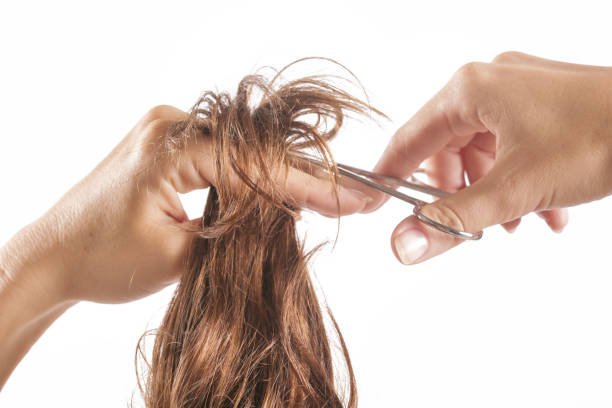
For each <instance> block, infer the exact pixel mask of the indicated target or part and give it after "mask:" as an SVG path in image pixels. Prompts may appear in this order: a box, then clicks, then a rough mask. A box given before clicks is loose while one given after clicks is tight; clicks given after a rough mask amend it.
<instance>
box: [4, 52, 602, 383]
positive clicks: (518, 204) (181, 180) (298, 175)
mask: <svg viewBox="0 0 612 408" xmlns="http://www.w3.org/2000/svg"><path fill="white" fill-rule="evenodd" d="M185 115H186V114H185V113H184V112H182V111H180V110H178V109H176V108H173V107H169V106H159V107H156V108H153V109H152V110H151V111H150V112H148V113H147V114H146V115H145V116H144V117H143V118H142V119H141V120H140V121H139V122H138V123H137V124H136V126H135V127H134V128H133V129H132V130H131V131H130V132H129V133H128V135H127V136H126V137H125V138H124V139H123V140H122V141H121V143H119V145H118V146H117V147H116V148H115V149H114V150H113V151H112V152H111V153H110V154H109V155H108V156H107V157H106V158H105V159H104V160H103V161H102V162H101V163H100V164H99V165H98V166H97V167H96V168H95V169H94V170H93V171H92V172H91V173H90V174H89V175H87V176H86V177H85V178H84V179H83V180H82V181H81V182H79V183H78V184H77V185H76V186H74V187H73V188H72V189H71V190H70V191H69V192H68V193H66V195H64V196H63V197H62V198H61V199H60V201H59V202H58V203H57V204H55V205H54V206H53V207H52V208H51V209H50V210H49V211H48V212H47V213H45V214H44V215H43V216H41V217H40V218H39V219H38V220H36V221H35V222H33V223H32V224H30V225H28V226H26V227H25V228H24V229H22V230H21V231H19V232H18V233H17V234H16V235H15V236H14V237H13V238H12V239H11V240H10V241H9V242H8V243H7V244H6V245H5V246H4V247H3V248H1V249H0V310H1V311H2V313H0V387H1V386H2V385H3V384H4V382H5V381H6V380H7V379H8V376H9V375H10V373H11V371H12V370H13V369H14V368H15V366H16V365H17V364H18V363H19V361H20V360H21V358H22V357H23V356H24V355H25V353H26V352H27V351H28V350H29V349H30V347H31V346H32V344H34V342H35V341H36V340H37V339H38V338H39V337H40V335H41V334H42V333H43V332H44V331H45V330H46V329H47V328H48V327H49V326H50V325H51V324H52V323H53V321H54V320H55V319H57V318H58V317H59V316H60V315H61V314H62V313H63V312H64V311H65V310H67V309H68V308H69V307H71V306H72V305H74V304H76V303H78V302H79V301H81V300H89V301H95V302H104V303H120V302H128V301H131V300H135V299H138V298H141V297H144V296H147V295H149V294H151V293H154V292H156V291H158V290H160V289H162V288H163V287H165V286H167V285H169V284H171V283H173V282H175V281H176V280H177V279H178V278H179V276H180V274H181V272H182V270H183V261H184V259H185V255H186V253H187V250H188V248H189V244H190V235H189V234H188V233H186V232H184V231H183V230H181V227H184V226H188V225H189V224H190V223H193V222H197V220H191V221H190V220H189V219H188V217H187V215H186V214H185V211H184V210H183V208H182V206H181V204H180V201H179V199H178V195H177V193H186V192H189V191H192V190H195V189H202V188H206V187H208V186H209V185H210V184H211V183H212V184H215V178H214V172H213V169H212V166H211V165H210V163H211V161H210V160H209V158H210V146H209V145H208V143H207V142H206V141H204V140H202V139H199V141H198V142H197V143H191V144H188V145H187V146H185V148H184V149H182V151H181V156H180V160H175V159H176V158H171V157H167V156H163V155H162V156H160V154H159V153H160V146H161V143H160V141H161V139H162V138H163V137H164V135H165V134H166V130H167V128H168V126H169V125H170V124H171V123H172V122H173V121H176V120H180V119H183V118H185ZM611 125H612V70H611V69H610V68H603V67H590V66H582V65H573V64H565V63H559V62H554V61H548V60H543V59H540V58H536V57H531V56H527V55H524V54H518V53H505V54H502V55H500V56H499V57H497V58H496V59H495V60H494V61H493V62H492V63H490V64H485V63H470V64H467V65H465V66H464V67H462V68H461V69H460V70H459V71H457V73H456V74H455V75H454V76H453V78H452V79H451V80H450V82H449V83H448V84H447V85H446V86H445V87H444V88H443V89H442V90H441V91H440V92H439V93H438V94H436V95H435V96H434V97H433V98H432V99H431V100H430V101H429V102H428V103H427V104H426V105H425V106H424V107H423V108H422V109H421V110H420V111H419V112H418V113H417V114H416V115H415V116H414V117H413V118H412V119H410V120H409V121H408V122H407V123H406V124H405V125H404V126H402V128H400V129H399V130H398V132H397V133H396V134H395V135H394V136H393V138H392V140H391V142H390V144H389V146H388V148H387V149H386V151H385V152H384V154H383V156H382V158H381V159H380V162H379V163H378V165H377V166H376V168H375V171H376V172H379V173H383V174H387V175H392V176H396V177H404V178H405V177H407V176H408V175H409V174H410V173H411V172H412V171H413V170H414V169H415V168H416V167H418V166H419V164H420V163H421V162H423V161H426V164H427V174H428V176H429V177H430V179H431V181H432V182H433V183H434V184H436V185H437V186H439V187H440V188H444V189H447V190H449V191H458V192H457V193H456V194H453V195H451V196H450V197H448V198H445V199H441V200H438V201H436V202H435V203H433V204H431V205H429V206H427V207H425V208H424V209H423V212H424V213H425V214H426V215H427V216H429V217H430V218H432V219H434V220H438V221H440V222H443V223H445V224H448V225H451V226H453V227H455V228H458V229H461V230H465V231H470V232H475V231H478V230H480V229H482V228H484V227H487V226H489V225H494V224H498V223H503V225H504V226H505V228H506V229H508V230H512V229H514V228H516V226H517V225H518V223H519V222H520V217H521V216H523V215H525V214H527V213H529V212H532V211H537V212H539V213H540V214H541V215H542V217H543V218H545V219H546V221H547V223H548V225H549V226H550V227H551V228H552V229H553V230H556V231H560V230H561V229H563V227H564V226H565V225H566V223H567V211H566V210H565V209H563V208H564V207H568V206H572V205H575V204H578V203H583V202H587V201H591V200H595V199H598V198H601V197H604V196H606V195H609V194H610V193H612V176H611V174H612V135H610V129H611V128H612V126H611ZM464 173H466V174H467V176H468V179H469V180H470V184H471V185H470V186H469V187H468V188H465V185H464V182H463V175H464ZM584 180H589V182H588V183H585V182H584ZM278 182H279V183H284V186H285V187H286V188H287V190H288V191H289V193H290V194H291V195H292V196H293V198H294V199H295V200H296V202H297V203H298V204H299V205H301V206H303V207H306V208H309V209H312V210H314V211H317V212H319V213H321V214H324V215H327V216H337V215H347V214H351V213H355V212H370V211H373V210H375V209H376V208H378V207H380V206H381V205H382V204H383V203H384V202H385V200H386V198H385V197H383V196H382V195H377V194H375V193H372V192H371V191H369V192H368V194H367V195H366V194H364V192H363V191H361V192H359V191H355V190H353V189H350V188H348V187H350V186H349V185H347V187H342V188H341V190H340V196H339V198H340V208H337V204H336V200H335V196H334V194H333V187H332V186H331V185H330V184H329V182H328V181H326V180H325V179H320V178H317V177H315V176H313V175H311V174H308V173H306V172H303V171H300V170H297V169H291V170H290V171H289V172H288V173H282V172H279V174H278ZM409 230H417V231H419V232H420V233H421V234H422V235H423V236H424V237H425V240H426V241H427V245H426V248H425V251H424V253H423V254H422V255H421V256H420V257H419V258H417V259H415V260H413V261H411V262H405V260H404V262H405V263H417V262H422V261H424V260H426V259H429V258H431V257H433V256H435V255H438V254H440V253H442V252H444V251H446V250H448V249H450V248H452V247H454V246H456V245H457V244H459V243H460V241H458V240H456V239H453V238H451V237H449V236H447V235H445V234H441V233H439V232H437V231H435V230H433V229H431V228H429V227H426V226H424V225H422V224H421V223H420V222H418V221H417V220H415V219H414V217H412V216H411V217H408V218H406V219H404V220H403V221H402V222H400V224H399V225H398V227H397V228H396V229H395V231H394V232H393V234H392V242H393V243H396V241H397V238H398V237H399V236H400V235H401V234H400V232H402V231H409ZM394 251H395V253H396V255H398V252H401V251H398V250H397V248H396V247H395V246H394ZM400 260H401V259H400Z"/></svg>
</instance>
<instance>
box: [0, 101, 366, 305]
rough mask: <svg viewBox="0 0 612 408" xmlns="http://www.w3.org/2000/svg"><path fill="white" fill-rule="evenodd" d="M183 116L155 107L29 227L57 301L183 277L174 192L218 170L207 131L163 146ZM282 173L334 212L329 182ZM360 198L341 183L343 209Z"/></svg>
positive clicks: (127, 291)
mask: <svg viewBox="0 0 612 408" xmlns="http://www.w3.org/2000/svg"><path fill="white" fill-rule="evenodd" d="M186 116H187V115H186V113H184V112H182V111H180V110H178V109H175V108H173V107H169V106H159V107H156V108H154V109H152V110H151V111H150V112H149V113H147V114H146V115H145V116H144V117H143V118H142V119H141V120H140V121H139V122H138V124H137V125H136V126H135V127H134V128H133V129H132V130H131V131H130V132H129V134H128V135H127V136H126V137H125V138H124V139H123V141H122V142H121V143H120V144H119V145H118V146H117V147H116V148H115V149H114V150H113V151H112V152H111V153H110V154H109V156H108V157H106V158H105V159H104V160H103V161H102V163H100V164H99V165H98V166H97V167H96V168H95V169H94V170H93V171H92V172H91V173H90V174H89V175H88V176H87V177H85V179H83V180H82V181H81V182H80V183H78V184H77V185H76V186H75V187H74V188H72V189H71V190H70V191H69V192H68V193H67V194H66V195H65V196H64V197H62V198H61V200H60V201H59V202H58V203H57V204H56V205H55V206H54V207H53V208H52V209H51V210H50V211H49V212H47V213H46V214H45V215H44V216H43V217H41V218H40V219H39V220H38V221H37V222H36V223H35V224H36V225H34V226H31V227H30V228H29V230H36V232H30V235H36V236H37V239H32V240H29V241H36V240H38V241H41V240H44V241H45V242H46V244H45V250H44V251H46V252H48V253H49V255H50V256H49V257H48V258H49V259H51V258H53V259H56V260H57V261H58V262H56V265H55V266H57V267H54V268H48V269H52V270H54V271H56V272H55V275H54V276H53V279H50V281H51V284H52V285H54V287H53V288H47V289H53V290H55V291H59V297H60V298H62V299H70V300H82V299H85V300H92V301H96V302H112V303H114V302H127V301H130V300H133V299H137V298H140V297H143V296H146V295H149V294H151V293H153V292H155V291H158V290H160V289H162V288H163V287H165V286H166V285H168V284H170V283H172V282H175V281H176V280H177V279H178V278H179V277H180V275H181V273H182V272H183V270H184V268H185V265H184V263H183V261H184V259H185V256H186V253H187V251H188V249H189V245H190V241H191V234H189V233H186V232H185V231H184V230H182V229H181V228H180V227H181V225H182V224H185V223H190V222H193V221H190V220H189V219H188V217H187V215H186V213H185V211H184V209H183V208H182V206H181V203H180V201H179V198H178V194H177V193H186V192H188V191H192V190H194V189H203V188H206V187H208V186H209V185H210V183H211V182H213V175H214V170H213V165H212V161H211V159H210V154H211V153H210V145H209V143H207V142H206V140H204V139H199V140H198V141H197V143H191V144H190V145H188V146H187V147H186V149H184V151H181V152H180V154H181V156H180V160H176V157H167V156H165V155H163V154H160V153H161V151H162V148H163V147H164V143H163V142H164V140H163V139H164V137H165V135H166V131H167V129H168V127H169V125H170V124H172V123H173V122H175V121H178V120H182V119H185V118H186ZM280 180H283V181H284V182H285V183H286V187H287V189H288V190H289V192H290V194H291V195H292V196H293V198H294V199H295V200H296V201H297V202H298V203H299V204H300V205H301V206H304V207H307V208H310V209H313V210H316V211H318V212H321V213H323V214H325V215H329V216H335V215H337V213H338V209H337V203H336V200H335V198H334V195H333V194H331V192H332V186H331V184H330V183H329V182H327V181H325V180H321V179H318V178H316V177H313V176H311V175H309V174H307V173H304V172H301V171H298V170H296V169H292V170H291V171H290V173H289V175H288V177H286V178H285V177H282V178H279V181H280ZM213 184H214V182H213ZM365 198H366V197H365V195H363V194H361V195H360V194H359V193H358V192H349V190H347V189H345V188H341V191H340V208H341V209H342V214H350V213H354V212H357V211H359V210H361V209H363V207H364V205H365V202H366V201H364V199H365ZM23 241H24V240H22V243H23ZM25 241H28V239H25ZM22 243H20V246H22ZM24 245H26V246H27V245H28V244H27V243H26V244H24ZM36 245H39V244H36ZM44 251H43V252H44ZM5 252H6V251H5ZM60 264H61V265H60ZM1 266H2V265H1V264H0V267H1ZM0 269H1V268H0ZM5 269H6V268H5ZM45 274H47V275H49V270H47V271H45ZM47 291H48V290H47Z"/></svg>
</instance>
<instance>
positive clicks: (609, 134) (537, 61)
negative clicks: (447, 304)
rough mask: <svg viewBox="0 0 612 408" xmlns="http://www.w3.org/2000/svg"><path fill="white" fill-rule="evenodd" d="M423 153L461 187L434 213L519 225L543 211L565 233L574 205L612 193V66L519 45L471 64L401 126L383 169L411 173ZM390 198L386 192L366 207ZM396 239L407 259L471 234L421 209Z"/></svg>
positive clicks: (442, 183)
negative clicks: (453, 232)
mask: <svg viewBox="0 0 612 408" xmlns="http://www.w3.org/2000/svg"><path fill="white" fill-rule="evenodd" d="M423 161H425V168H426V173H427V176H428V178H429V179H430V181H431V183H432V184H434V185H436V186H437V187H439V188H441V189H443V190H447V191H451V192H456V193H455V194H451V195H450V196H448V197H446V198H443V199H440V200H438V201H436V202H434V203H432V204H430V205H428V206H426V207H424V208H423V213H424V214H425V215H427V216H428V217H430V218H432V219H434V220H436V221H438V222H441V223H443V224H446V225H450V226H452V227H454V228H456V229H459V230H462V231H468V232H477V231H479V230H481V229H483V228H485V227H488V226H491V225H494V224H502V225H503V227H504V228H505V229H506V230H508V231H509V232H512V231H514V229H516V228H517V226H518V225H519V223H520V220H521V217H522V216H523V215H525V214H528V213H530V212H537V213H538V214H539V215H540V216H541V217H542V218H544V219H545V220H546V222H547V224H548V225H549V227H550V228H551V229H552V230H553V231H556V232H560V231H561V230H562V229H563V228H564V227H565V225H566V224H567V221H568V214H567V210H566V209H565V207H569V206H573V205H577V204H580V203H585V202H588V201H592V200H596V199H600V198H603V197H605V196H607V195H610V194H611V193H612V68H609V67H596V66H586V65H575V64H568V63H562V62H556V61H550V60H545V59H541V58H537V57H533V56H530V55H526V54H521V53H517V52H509V53H504V54H501V55H499V56H498V57H496V58H495V59H494V60H493V62H492V63H470V64H467V65H464V66H463V67H462V68H461V69H459V71H457V73H456V74H455V75H454V76H453V78H452V79H451V80H450V81H449V83H448V84H447V85H446V86H445V87H444V88H443V89H442V90H441V91H440V92H438V93H437V94H436V95H435V96H434V97H433V98H432V99H431V100H430V101H429V102H428V103H427V104H425V106H423V108H421V110H419V111H418V112H417V113H416V114H415V115H414V116H413V117H412V118H411V119H410V120H409V121H408V122H406V124H404V125H403V126H402V127H401V128H400V129H399V130H398V131H397V132H396V133H395V135H394V136H393V138H392V139H391V141H390V143H389V145H388V146H387V148H386V150H385V152H384V153H383V155H382V157H381V158H380V160H379V162H378V164H377V165H376V167H375V169H374V171H375V172H377V173H381V174H384V175H389V176H394V177H400V178H406V177H408V176H409V175H410V174H411V173H412V172H413V171H414V170H415V169H416V168H417V167H419V165H420V164H421V163H422V162H423ZM465 176H467V179H468V180H469V184H470V185H469V186H466V183H465ZM385 200H386V197H383V196H381V195H378V196H377V197H376V199H375V200H374V201H373V202H372V203H371V204H369V205H368V206H367V208H366V209H365V211H364V212H369V211H373V210H374V209H376V208H378V207H380V206H381V205H382V204H383V203H384V202H385ZM391 241H392V246H393V249H394V252H395V254H396V256H397V258H398V259H399V260H400V261H401V262H402V263H404V264H414V263H419V262H422V261H425V260H427V259H430V258H432V257H434V256H436V255H439V254H440V253H442V252H444V251H446V250H448V249H450V248H452V247H454V246H456V245H458V244H459V243H461V242H462V241H461V240H460V239H457V238H453V237H450V236H449V235H447V234H443V233H440V232H439V231H436V230H434V229H432V228H429V227H427V226H425V225H423V224H422V223H420V222H418V221H417V220H416V219H415V217H414V216H410V217H408V218H406V219H404V220H403V221H402V222H400V223H399V224H398V226H397V227H396V228H395V230H394V231H393V233H392V236H391Z"/></svg>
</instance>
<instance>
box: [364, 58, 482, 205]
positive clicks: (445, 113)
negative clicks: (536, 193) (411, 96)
mask: <svg viewBox="0 0 612 408" xmlns="http://www.w3.org/2000/svg"><path fill="white" fill-rule="evenodd" d="M466 71H470V69H464V70H463V71H462V70H460V72H464V73H463V74H461V75H458V76H459V77H461V76H463V77H465V79H458V80H455V81H451V82H450V83H449V85H447V87H446V88H444V89H443V90H442V91H440V92H439V93H438V94H437V95H436V96H434V97H433V98H432V99H431V100H430V101H429V102H427V104H425V106H423V107H422V108H421V109H420V110H419V111H418V112H417V113H416V114H415V115H414V116H413V117H412V118H411V119H410V120H409V121H408V122H406V123H405V124H404V125H403V126H402V127H401V128H400V129H399V130H398V131H397V132H395V134H394V135H393V137H392V138H391V141H390V142H389V144H388V145H387V148H386V149H385V151H384V152H383V154H382V156H381V158H380V160H379V161H378V163H377V165H376V166H375V168H374V172H377V173H380V174H384V175H388V176H393V177H398V178H403V179H405V178H406V177H407V176H408V175H410V174H411V173H412V172H413V171H414V170H415V169H416V168H417V167H418V165H419V164H420V163H422V162H423V161H424V160H425V159H427V158H428V157H430V156H432V155H434V154H436V153H438V152H439V151H440V150H442V149H443V148H444V147H445V146H447V145H448V144H449V142H451V140H453V139H457V140H458V141H457V144H458V145H461V144H465V143H466V139H467V140H469V138H471V137H472V135H474V134H475V133H477V132H483V131H485V130H486V128H485V127H484V125H483V124H482V123H481V121H480V119H479V115H478V112H477V107H476V106H475V105H472V103H474V101H473V100H472V99H473V98H468V97H467V96H466V95H465V93H466V92H467V91H462V89H464V90H465V89H472V88H474V87H475V85H474V79H472V77H473V76H475V74H473V73H465V72H466ZM456 76H457V75H456ZM456 83H462V85H461V86H460V87H459V86H457V85H456ZM470 84H472V85H470ZM384 201H385V197H382V196H379V197H378V198H377V200H375V201H373V202H372V203H371V204H369V205H368V206H366V208H365V209H364V211H363V212H370V211H374V210H375V209H377V208H378V207H380V206H381V205H382V204H383V203H384Z"/></svg>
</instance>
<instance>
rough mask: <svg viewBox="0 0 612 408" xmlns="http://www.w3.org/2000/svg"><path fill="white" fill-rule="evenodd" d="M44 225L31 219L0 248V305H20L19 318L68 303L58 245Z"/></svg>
mask: <svg viewBox="0 0 612 408" xmlns="http://www.w3.org/2000/svg"><path fill="white" fill-rule="evenodd" d="M45 224H46V223H45V222H43V221H41V220H38V221H35V222H34V223H32V224H30V225H28V226H26V227H24V228H23V229H22V230H20V231H19V232H17V234H15V235H14V236H13V237H12V238H11V239H10V240H9V242H7V243H6V245H4V246H3V247H2V248H0V307H2V309H1V310H6V309H5V307H6V308H9V309H15V308H16V307H20V309H19V310H20V311H21V313H20V314H21V315H22V316H21V317H22V318H26V317H27V318H29V319H36V318H37V317H38V316H40V315H44V314H45V313H46V312H47V311H49V310H53V309H55V308H56V307H58V306H62V305H65V304H69V303H71V302H72V300H71V299H70V296H69V291H68V285H67V282H68V280H67V274H66V271H65V268H64V261H63V255H62V251H61V245H59V242H58V240H57V239H55V236H56V235H57V234H55V232H54V231H53V229H52V228H50V226H48V225H45ZM26 315H27V316H26ZM3 320H4V319H3Z"/></svg>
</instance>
